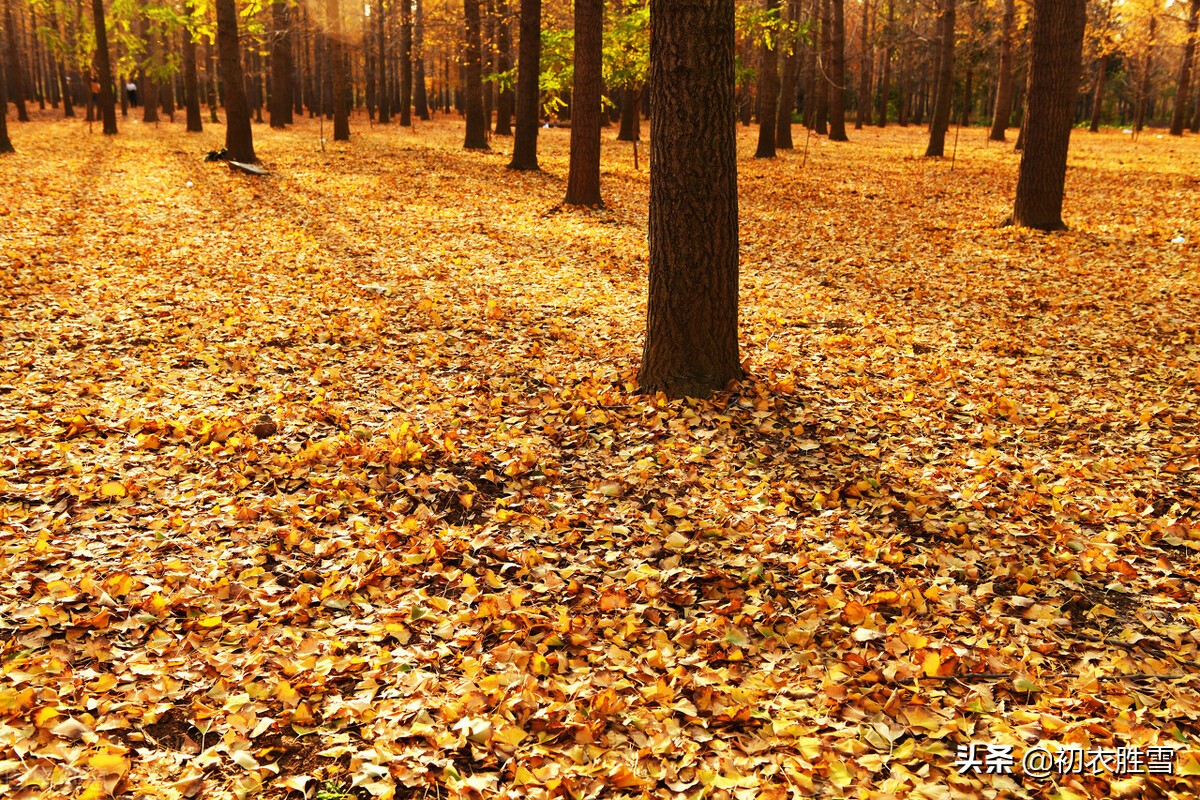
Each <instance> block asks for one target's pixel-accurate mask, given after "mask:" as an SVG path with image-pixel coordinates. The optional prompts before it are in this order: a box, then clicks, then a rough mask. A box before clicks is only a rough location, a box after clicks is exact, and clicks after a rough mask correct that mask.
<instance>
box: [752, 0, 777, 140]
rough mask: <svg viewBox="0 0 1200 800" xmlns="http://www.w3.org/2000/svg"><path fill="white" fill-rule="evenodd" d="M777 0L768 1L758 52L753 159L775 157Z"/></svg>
mask: <svg viewBox="0 0 1200 800" xmlns="http://www.w3.org/2000/svg"><path fill="white" fill-rule="evenodd" d="M778 20H779V0H767V15H766V22H765V24H764V26H763V33H762V42H761V44H760V45H759V54H758V64H759V69H758V149H757V150H755V151H754V157H755V158H774V157H775V128H776V127H777V126H778V125H779V120H778V119H777V114H778V111H777V109H778V107H779V50H778V48H776V47H775V43H776V41H778V38H779V31H778V27H777V25H776V24H775V23H777V22H778Z"/></svg>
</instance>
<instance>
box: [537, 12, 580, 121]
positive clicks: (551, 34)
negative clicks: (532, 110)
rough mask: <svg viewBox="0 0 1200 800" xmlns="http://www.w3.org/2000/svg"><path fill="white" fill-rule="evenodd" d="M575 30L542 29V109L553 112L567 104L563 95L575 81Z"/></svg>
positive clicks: (547, 112)
mask: <svg viewBox="0 0 1200 800" xmlns="http://www.w3.org/2000/svg"><path fill="white" fill-rule="evenodd" d="M574 53H575V31H573V30H571V31H555V30H543V31H542V58H541V68H542V72H541V76H540V77H539V79H538V88H539V89H541V92H542V110H543V111H544V112H545V113H546V114H552V113H554V112H555V111H558V110H559V109H560V108H563V107H564V106H566V104H567V103H566V101H565V100H563V95H564V94H565V93H566V92H567V90H568V89H570V88H571V84H573V83H574V82H575V62H574V59H573V56H574Z"/></svg>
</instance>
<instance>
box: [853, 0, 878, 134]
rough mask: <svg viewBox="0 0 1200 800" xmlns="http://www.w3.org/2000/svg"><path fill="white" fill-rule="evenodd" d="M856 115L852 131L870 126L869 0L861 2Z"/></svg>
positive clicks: (870, 57)
mask: <svg viewBox="0 0 1200 800" xmlns="http://www.w3.org/2000/svg"><path fill="white" fill-rule="evenodd" d="M858 35H859V38H858V46H859V49H860V50H861V52H860V53H859V54H858V113H857V115H856V116H855V118H854V129H855V130H862V126H863V125H870V124H871V67H872V66H874V64H875V54H874V53H873V52H871V0H863V8H862V26H861V29H860V30H859V32H858Z"/></svg>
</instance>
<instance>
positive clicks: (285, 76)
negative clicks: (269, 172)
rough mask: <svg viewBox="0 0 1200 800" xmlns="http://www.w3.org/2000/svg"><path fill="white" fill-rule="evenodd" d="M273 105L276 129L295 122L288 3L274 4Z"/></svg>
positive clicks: (271, 111)
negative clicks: (293, 116) (293, 117)
mask: <svg viewBox="0 0 1200 800" xmlns="http://www.w3.org/2000/svg"><path fill="white" fill-rule="evenodd" d="M271 32H272V35H271V105H270V117H271V127H272V128H282V127H283V126H284V125H290V124H291V123H292V121H293V120H292V21H291V9H290V8H289V7H288V4H287V3H286V2H281V0H276V2H275V3H274V4H273V5H272V6H271Z"/></svg>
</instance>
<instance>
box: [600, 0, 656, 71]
mask: <svg viewBox="0 0 1200 800" xmlns="http://www.w3.org/2000/svg"><path fill="white" fill-rule="evenodd" d="M609 21H610V25H609V28H608V30H607V31H605V32H604V67H603V69H604V85H605V86H607V87H609V88H610V89H615V88H618V87H623V88H629V89H637V88H640V87H641V86H642V85H643V84H645V83H646V78H647V76H648V75H649V73H650V9H649V8H647V7H643V6H642V4H641V3H640V2H638V0H625V2H623V3H622V5H621V10H620V11H619V12H618V13H616V14H612V15H610V17H609Z"/></svg>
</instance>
